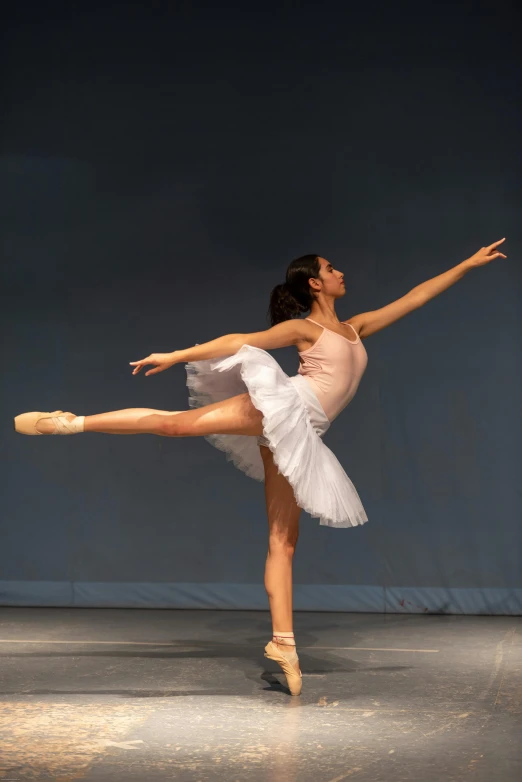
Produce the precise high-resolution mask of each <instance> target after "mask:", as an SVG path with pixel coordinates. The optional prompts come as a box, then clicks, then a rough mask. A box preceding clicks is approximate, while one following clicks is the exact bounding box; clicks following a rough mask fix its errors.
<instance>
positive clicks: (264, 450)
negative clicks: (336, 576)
mask: <svg viewBox="0 0 522 782" xmlns="http://www.w3.org/2000/svg"><path fill="white" fill-rule="evenodd" d="M503 241H504V239H501V240H500V241H499V242H495V243H494V244H492V245H490V246H489V247H483V248H482V249H481V250H479V252H477V253H475V255H473V256H471V257H470V258H468V259H467V260H465V261H463V262H462V263H460V264H458V265H457V266H455V267H454V268H452V269H450V270H449V271H447V272H445V273H444V274H441V275H439V276H438V277H434V278H433V279H431V280H428V281H427V282H424V283H422V284H421V285H418V286H417V287H416V288H413V289H412V290H411V291H410V292H409V293H407V294H406V295H405V296H403V297H402V298H400V299H397V301H394V302H392V303H391V304H388V305H387V306H385V307H382V308H381V309H378V310H374V311H372V312H364V313H361V314H359V315H355V316H354V317H352V318H350V319H349V320H348V321H340V320H339V319H338V317H337V314H336V312H335V302H336V300H337V299H340V298H342V297H343V296H344V295H345V293H346V286H345V283H344V275H343V273H342V272H340V271H338V270H337V269H334V267H333V266H332V264H330V263H329V262H328V261H327V260H326V259H325V258H322V257H320V256H317V255H305V256H303V257H301V258H298V259H297V260H295V261H293V262H292V263H291V264H290V266H289V267H288V269H287V272H286V282H285V283H283V284H282V285H277V286H276V287H275V288H274V289H273V290H272V293H271V298H270V309H269V311H270V317H271V323H272V326H271V328H269V329H267V330H265V331H259V332H255V333H253V334H228V335H226V336H223V337H219V338H218V339H215V340H212V341H211V342H207V343H205V344H203V345H196V346H194V347H192V348H188V349H186V350H176V351H174V352H173V353H152V354H151V355H150V356H147V358H144V359H141V360H140V361H132V362H130V364H131V366H133V367H134V370H133V372H132V374H133V375H137V374H138V372H140V371H141V369H142V368H143V367H145V366H148V365H153V366H154V369H149V370H148V371H147V372H145V375H153V374H155V373H157V372H163V371H164V370H165V369H167V368H168V367H171V366H173V365H174V364H178V363H181V362H184V363H186V364H187V366H186V369H187V376H188V379H187V385H188V388H189V395H190V399H189V406H190V407H191V408H194V409H191V410H181V411H169V410H151V409H148V408H131V409H127V410H117V411H115V412H111V413H102V414H100V415H90V416H75V415H74V414H73V413H64V412H63V411H62V410H56V411H54V412H53V413H41V412H34V413H23V414H22V415H19V416H17V417H16V418H15V419H14V420H15V429H16V431H18V432H20V433H22V434H30V435H41V434H75V433H79V432H105V433H108V434H157V435H163V436H167V437H189V436H200V435H201V436H204V437H206V438H207V439H208V440H209V441H210V442H211V443H212V444H213V445H215V446H216V447H217V448H220V449H221V450H224V451H225V452H226V453H227V458H229V459H231V460H232V461H233V463H234V464H235V465H236V466H237V467H238V468H239V469H241V470H243V471H244V472H245V473H246V474H247V475H249V476H250V477H252V478H255V479H258V480H264V482H265V498H266V507H267V514H268V526H269V542H268V555H267V559H266V568H265V588H266V591H267V594H268V599H269V604H270V612H271V617H272V629H273V636H272V640H271V641H270V642H269V643H268V644H267V645H266V647H265V656H266V657H269V658H270V659H272V660H276V661H277V662H278V663H279V664H280V665H281V667H282V669H283V671H284V673H285V675H286V678H287V683H288V686H289V689H290V692H291V693H292V694H293V695H298V694H299V693H300V692H301V686H302V677H301V671H300V667H299V658H298V656H297V652H296V646H295V640H294V633H293V624H292V559H293V555H294V550H295V546H296V543H297V537H298V524H299V516H300V513H301V509H305V510H306V511H308V512H309V513H310V514H311V515H312V516H314V517H316V518H319V519H320V523H321V524H325V525H328V526H332V527H350V526H355V525H358V524H363V523H364V522H365V521H367V520H368V519H367V516H366V513H365V511H364V508H363V506H362V504H361V501H360V499H359V495H358V494H357V491H356V489H355V487H354V485H353V484H352V482H351V481H350V479H349V477H348V476H347V475H346V473H345V472H344V470H343V468H342V467H341V465H340V464H339V462H338V460H337V458H336V457H335V456H334V454H333V453H332V451H331V450H330V449H329V448H327V446H326V445H325V444H324V443H323V441H322V439H321V438H322V435H323V434H324V433H325V432H326V430H327V429H328V427H329V426H330V424H331V422H332V421H333V420H334V419H335V418H336V417H337V416H338V415H339V413H340V412H341V410H343V408H344V407H346V405H347V404H348V403H349V402H350V401H351V399H352V398H353V396H354V394H355V392H356V390H357V387H358V385H359V382H360V380H361V377H362V375H363V373H364V370H365V368H366V364H367V360H368V359H367V354H366V350H365V348H364V346H363V344H362V341H361V340H363V339H366V338H367V337H369V336H370V335H371V334H374V333H375V332H376V331H380V330H381V329H384V328H386V327H387V326H389V325H390V324H391V323H394V322H395V321H396V320H398V319H399V318H402V317H404V316H405V315H406V314H407V313H409V312H411V311H412V310H415V309H417V308H418V307H421V306H423V305H424V304H425V303H426V302H427V301H429V299H431V298H433V297H434V296H436V295H438V294H439V293H441V292H442V291H443V290H445V289H446V288H449V287H450V285H453V284H454V283H455V282H457V280H459V279H460V278H461V277H463V276H464V274H465V273H466V272H467V271H468V270H469V269H471V268H474V267H476V266H482V265H484V264H486V263H488V262H489V261H491V260H493V258H498V257H501V258H505V257H506V256H505V255H503V254H502V253H501V252H499V251H497V249H496V248H497V247H498V245H500V244H501V243H502V242H503ZM306 311H310V313H311V316H313V317H308V318H304V319H301V318H299V315H300V314H301V313H303V312H306ZM287 345H296V347H297V350H298V352H299V369H298V373H297V375H295V376H293V377H288V376H287V375H286V374H285V373H284V372H283V370H282V369H281V367H280V366H279V364H278V363H277V361H275V359H274V358H272V356H271V355H270V354H269V353H267V350H273V349H275V348H280V347H284V346H287ZM215 359H218V360H215Z"/></svg>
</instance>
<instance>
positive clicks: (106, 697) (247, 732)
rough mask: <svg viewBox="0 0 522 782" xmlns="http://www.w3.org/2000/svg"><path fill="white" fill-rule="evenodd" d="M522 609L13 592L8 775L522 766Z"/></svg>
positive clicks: (6, 711)
mask: <svg viewBox="0 0 522 782" xmlns="http://www.w3.org/2000/svg"><path fill="white" fill-rule="evenodd" d="M521 630H522V618H520V617H452V616H426V615H424V616H419V615H403V616H398V615H388V616H383V615H380V614H338V613H336V614H324V613H321V614H314V613H301V612H298V613H296V615H295V631H296V636H297V639H298V649H299V653H300V660H301V666H302V669H303V673H304V676H303V693H302V695H301V696H300V697H297V698H296V697H291V696H290V695H289V694H288V691H287V690H286V688H285V687H284V686H282V684H280V682H284V677H283V675H282V674H280V673H279V672H278V666H277V664H276V663H273V662H272V661H270V660H267V659H265V658H264V657H263V646H264V644H265V643H266V642H267V641H268V640H269V638H270V633H271V628H270V621H269V615H268V613H265V612H254V611H252V612H248V611H155V610H154V611H151V610H148V611H146V610H119V609H118V610H115V609H47V608H44V609H41V608H40V609H38V608H0V655H1V664H0V737H1V738H0V779H1V780H2V782H18V780H51V779H52V780H58V781H59V782H66V781H67V782H69V781H71V782H72V780H85V781H86V782H90V781H91V780H92V781H93V782H94V780H122V782H123V780H125V782H134V781H135V780H140V782H142V781H143V782H149V781H150V782H155V781H156V780H183V782H185V780H186V782H198V781H201V782H206V781H207V780H227V782H254V780H255V782H260V781H261V780H262V781H263V782H297V781H299V782H342V781H344V780H350V782H352V780H353V782H363V780H364V782H370V780H371V782H379V781H380V780H382V782H398V781H399V780H401V782H402V780H412V781H413V780H414V781H415V782H431V781H433V782H435V781H437V782H439V780H440V781H441V782H442V781H443V782H451V781H452V780H459V782H460V780H470V782H471V781H473V782H504V781H505V782H508V781H509V782H515V781H516V782H520V780H522V632H521Z"/></svg>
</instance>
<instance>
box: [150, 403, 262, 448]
mask: <svg viewBox="0 0 522 782" xmlns="http://www.w3.org/2000/svg"><path fill="white" fill-rule="evenodd" d="M162 426H164V428H165V434H169V435H170V436H172V437H200V436H205V435H208V434H246V435H252V436H258V435H261V434H263V414H262V413H261V411H260V410H258V409H257V408H256V407H254V405H253V404H252V400H251V399H250V395H249V394H247V393H245V394H239V395H238V396H232V397H229V398H228V399H224V400H223V401H222V402H213V404H211V405H205V407H197V408H194V409H192V410H183V411H182V412H176V413H171V415H170V416H169V415H166V416H164V420H163V422H162Z"/></svg>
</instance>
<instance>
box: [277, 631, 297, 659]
mask: <svg viewBox="0 0 522 782" xmlns="http://www.w3.org/2000/svg"><path fill="white" fill-rule="evenodd" d="M272 642H273V643H275V644H276V646H277V647H278V649H280V650H281V651H282V652H283V653H286V654H293V652H295V649H296V646H295V637H294V634H293V632H290V631H287V632H277V631H275V630H274V632H273V635H272Z"/></svg>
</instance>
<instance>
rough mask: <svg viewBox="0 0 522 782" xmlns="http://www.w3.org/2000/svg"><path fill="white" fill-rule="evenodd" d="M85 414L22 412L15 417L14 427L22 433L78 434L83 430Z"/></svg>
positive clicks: (59, 411)
mask: <svg viewBox="0 0 522 782" xmlns="http://www.w3.org/2000/svg"><path fill="white" fill-rule="evenodd" d="M84 418H85V417H84V416H83V415H80V416H76V415H74V413H64V412H63V410H55V411H54V413H39V412H35V413H22V414H21V415H17V416H16V418H15V419H14V427H15V429H16V431H17V432H19V433H20V434H31V435H36V434H77V433H78V432H83V425H84Z"/></svg>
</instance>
